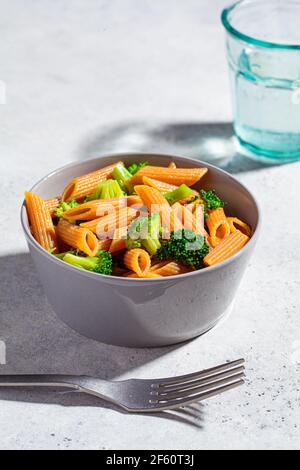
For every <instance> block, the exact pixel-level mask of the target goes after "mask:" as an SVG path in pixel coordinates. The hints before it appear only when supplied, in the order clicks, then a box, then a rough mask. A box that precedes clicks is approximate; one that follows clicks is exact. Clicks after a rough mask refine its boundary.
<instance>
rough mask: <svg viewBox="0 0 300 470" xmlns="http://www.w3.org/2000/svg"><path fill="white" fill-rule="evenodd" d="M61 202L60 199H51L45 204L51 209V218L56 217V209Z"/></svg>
mask: <svg viewBox="0 0 300 470" xmlns="http://www.w3.org/2000/svg"><path fill="white" fill-rule="evenodd" d="M60 201H61V198H60V197H53V198H51V199H46V200H45V204H46V207H47V209H49V212H50V215H51V217H52V218H53V217H55V209H57V207H58V205H59V203H60Z"/></svg>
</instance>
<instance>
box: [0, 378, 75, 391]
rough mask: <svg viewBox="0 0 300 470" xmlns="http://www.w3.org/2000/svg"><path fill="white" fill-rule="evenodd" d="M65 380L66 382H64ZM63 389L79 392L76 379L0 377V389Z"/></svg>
mask: <svg viewBox="0 0 300 470" xmlns="http://www.w3.org/2000/svg"><path fill="white" fill-rule="evenodd" d="M65 380H66V381H65ZM25 387H34V388H35V387H38V388H59V389H61V388H64V389H66V388H67V389H71V390H77V391H80V389H81V387H80V385H78V384H76V379H74V378H71V377H66V376H59V375H0V388H25Z"/></svg>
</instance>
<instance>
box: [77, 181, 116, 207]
mask: <svg viewBox="0 0 300 470" xmlns="http://www.w3.org/2000/svg"><path fill="white" fill-rule="evenodd" d="M121 196H124V193H123V191H122V189H121V187H120V185H119V183H118V181H116V180H106V181H101V183H99V184H98V186H97V189H96V191H95V192H94V193H93V194H91V195H90V196H88V197H87V198H86V199H85V201H86V202H89V201H94V200H95V199H112V198H115V197H121Z"/></svg>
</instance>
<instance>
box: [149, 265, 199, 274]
mask: <svg viewBox="0 0 300 470" xmlns="http://www.w3.org/2000/svg"><path fill="white" fill-rule="evenodd" d="M189 271H192V269H189V268H187V267H186V266H184V265H183V264H180V263H177V262H175V261H171V262H170V263H166V264H164V265H163V266H158V267H156V266H153V267H151V270H150V272H152V273H155V274H159V275H160V276H163V277H165V276H176V275H177V274H184V273H188V272H189Z"/></svg>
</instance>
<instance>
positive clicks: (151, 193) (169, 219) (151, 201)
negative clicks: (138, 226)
mask: <svg viewBox="0 0 300 470" xmlns="http://www.w3.org/2000/svg"><path fill="white" fill-rule="evenodd" d="M134 190H135V192H136V193H137V194H138V195H139V196H140V198H141V199H142V201H143V203H144V204H145V206H146V208H147V209H148V211H149V213H150V214H154V213H155V212H158V213H159V214H160V217H161V225H162V228H163V230H164V232H165V234H166V233H169V232H170V231H172V230H174V227H178V226H179V221H178V220H177V217H176V214H175V213H174V212H173V211H172V209H171V207H170V205H169V203H168V202H167V200H166V199H165V198H164V197H163V195H162V194H161V193H160V192H159V191H158V190H157V189H155V188H151V187H150V186H146V185H139V186H135V187H134ZM166 236H167V235H166Z"/></svg>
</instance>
